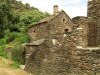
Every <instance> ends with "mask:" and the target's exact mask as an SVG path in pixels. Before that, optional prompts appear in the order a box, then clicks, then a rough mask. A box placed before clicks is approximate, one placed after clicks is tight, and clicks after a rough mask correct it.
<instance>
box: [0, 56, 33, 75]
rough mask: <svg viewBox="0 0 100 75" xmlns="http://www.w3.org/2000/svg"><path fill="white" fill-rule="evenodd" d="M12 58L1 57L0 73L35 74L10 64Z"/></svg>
mask: <svg viewBox="0 0 100 75" xmlns="http://www.w3.org/2000/svg"><path fill="white" fill-rule="evenodd" d="M10 63H12V61H11V60H9V59H5V58H2V57H0V75H33V74H31V73H28V72H26V71H24V70H22V69H21V68H18V69H15V68H12V67H10V66H9V64H10Z"/></svg>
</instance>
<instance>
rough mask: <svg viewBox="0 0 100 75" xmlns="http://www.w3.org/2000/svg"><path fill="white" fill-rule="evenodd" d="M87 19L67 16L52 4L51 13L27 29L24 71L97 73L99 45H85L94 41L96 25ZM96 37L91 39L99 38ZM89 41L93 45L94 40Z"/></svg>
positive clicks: (42, 74) (99, 69)
mask: <svg viewBox="0 0 100 75" xmlns="http://www.w3.org/2000/svg"><path fill="white" fill-rule="evenodd" d="M95 1H98V0H95ZM89 3H90V4H91V3H92V0H89ZM89 7H90V5H89ZM88 11H89V12H90V11H91V10H90V8H88ZM89 12H88V15H90V14H91V13H89ZM92 14H93V13H92ZM92 14H91V15H92ZM91 18H92V16H91ZM91 18H90V17H84V16H77V17H74V18H72V19H71V18H70V17H69V16H68V15H67V14H66V13H65V12H64V11H63V10H62V11H59V8H58V6H57V5H55V6H54V14H53V15H51V16H49V17H47V18H44V19H43V20H41V21H40V22H39V23H38V24H36V25H34V26H32V27H30V28H29V30H28V34H29V36H30V39H31V43H27V44H26V63H25V65H26V67H25V70H27V71H29V72H33V73H34V74H36V75H74V74H75V75H99V74H100V61H99V60H100V48H85V47H88V45H89V44H90V46H91V43H89V42H91V41H93V40H94V30H95V28H96V27H95V28H93V26H94V20H93V19H92V20H91ZM99 18H100V17H99ZM92 22H93V23H92ZM97 23H98V22H97ZM97 26H99V25H97ZM91 27H92V28H91ZM98 28H99V27H98ZM97 30H98V33H97V34H96V35H98V37H99V29H97ZM90 33H92V34H93V35H92V34H91V35H90ZM90 37H92V38H93V39H92V40H91V38H90ZM95 37H96V36H95ZM98 37H96V38H95V39H98V40H99V38H98ZM99 42H100V41H99ZM92 43H93V45H94V41H93V42H92ZM95 44H97V45H99V43H97V42H95ZM82 47H84V48H82ZM94 65H95V66H94Z"/></svg>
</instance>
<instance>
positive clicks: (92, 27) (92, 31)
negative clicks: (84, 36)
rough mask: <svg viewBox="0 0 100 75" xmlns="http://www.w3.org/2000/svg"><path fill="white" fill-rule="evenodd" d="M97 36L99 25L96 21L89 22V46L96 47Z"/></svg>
mask: <svg viewBox="0 0 100 75" xmlns="http://www.w3.org/2000/svg"><path fill="white" fill-rule="evenodd" d="M96 37H97V26H96V23H95V22H89V23H88V46H89V47H95V46H97V44H96Z"/></svg>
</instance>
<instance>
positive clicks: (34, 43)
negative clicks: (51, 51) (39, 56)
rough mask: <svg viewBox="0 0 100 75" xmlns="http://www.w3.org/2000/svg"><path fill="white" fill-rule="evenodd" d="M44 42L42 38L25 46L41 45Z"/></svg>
mask: <svg viewBox="0 0 100 75" xmlns="http://www.w3.org/2000/svg"><path fill="white" fill-rule="evenodd" d="M44 41H45V38H42V39H39V40H36V41H33V42H31V43H27V44H26V45H31V46H32V45H40V44H42V43H43V42H44Z"/></svg>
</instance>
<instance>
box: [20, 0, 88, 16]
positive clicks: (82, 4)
mask: <svg viewBox="0 0 100 75" xmlns="http://www.w3.org/2000/svg"><path fill="white" fill-rule="evenodd" d="M19 1H22V3H24V4H25V3H29V4H30V6H34V7H36V8H38V9H39V10H40V11H42V12H45V11H47V12H49V13H50V14H53V6H54V5H58V6H59V10H64V11H65V12H66V13H67V14H68V15H69V17H71V18H73V17H75V16H87V1H88V0H19Z"/></svg>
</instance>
